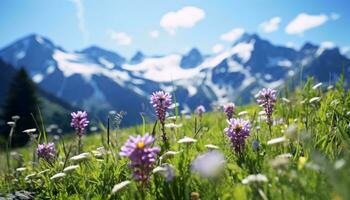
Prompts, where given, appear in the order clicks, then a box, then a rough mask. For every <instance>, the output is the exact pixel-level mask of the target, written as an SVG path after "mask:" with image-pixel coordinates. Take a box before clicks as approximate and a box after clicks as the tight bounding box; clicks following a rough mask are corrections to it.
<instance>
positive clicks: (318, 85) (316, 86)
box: [312, 83, 322, 90]
mask: <svg viewBox="0 0 350 200" xmlns="http://www.w3.org/2000/svg"><path fill="white" fill-rule="evenodd" d="M321 86H322V83H317V84H316V85H314V86H313V87H312V89H313V90H316V89H317V88H319V87H321Z"/></svg>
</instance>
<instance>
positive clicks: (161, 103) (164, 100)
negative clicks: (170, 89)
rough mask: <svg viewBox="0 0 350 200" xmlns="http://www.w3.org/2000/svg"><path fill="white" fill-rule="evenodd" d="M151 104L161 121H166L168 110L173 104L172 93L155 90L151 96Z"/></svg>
mask: <svg viewBox="0 0 350 200" xmlns="http://www.w3.org/2000/svg"><path fill="white" fill-rule="evenodd" d="M151 104H152V105H153V107H154V109H155V111H156V115H157V117H158V119H159V121H160V122H161V123H164V121H165V115H166V110H167V109H168V108H169V107H170V106H171V104H172V101H171V95H170V94H169V93H167V92H164V91H157V92H154V93H153V94H152V96H151Z"/></svg>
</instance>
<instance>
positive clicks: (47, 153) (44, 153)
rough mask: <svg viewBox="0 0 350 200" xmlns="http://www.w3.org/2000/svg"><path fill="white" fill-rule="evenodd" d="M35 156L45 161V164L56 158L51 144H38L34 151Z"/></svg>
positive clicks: (54, 149) (53, 145)
mask: <svg viewBox="0 0 350 200" xmlns="http://www.w3.org/2000/svg"><path fill="white" fill-rule="evenodd" d="M36 154H37V155H38V157H39V158H43V159H45V160H46V161H47V162H52V161H53V160H54V159H55V157H56V148H55V144H54V143H53V142H49V143H48V144H39V145H38V148H37V149H36Z"/></svg>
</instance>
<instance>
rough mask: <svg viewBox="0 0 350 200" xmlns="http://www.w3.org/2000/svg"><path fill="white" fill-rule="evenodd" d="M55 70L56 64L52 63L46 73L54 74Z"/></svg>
mask: <svg viewBox="0 0 350 200" xmlns="http://www.w3.org/2000/svg"><path fill="white" fill-rule="evenodd" d="M54 71H55V66H53V65H50V66H49V67H48V68H47V69H46V74H52V73H53V72H54Z"/></svg>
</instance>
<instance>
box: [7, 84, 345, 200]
mask: <svg viewBox="0 0 350 200" xmlns="http://www.w3.org/2000/svg"><path fill="white" fill-rule="evenodd" d="M312 85H313V83H312V82H309V83H307V84H306V85H305V87H304V88H302V89H301V90H298V91H297V92H296V93H295V94H294V95H293V96H287V95H284V94H280V96H281V97H286V98H288V99H289V101H290V102H287V101H286V100H285V101H283V100H281V98H280V99H279V100H278V103H277V109H276V112H275V113H274V115H273V118H274V120H275V122H276V123H275V124H274V125H273V127H272V132H271V133H270V132H269V129H268V127H267V125H266V123H265V120H264V119H263V117H261V116H260V115H258V113H259V112H260V111H261V108H260V107H258V106H255V105H252V106H248V107H239V108H238V110H237V112H236V113H239V112H240V111H243V110H245V111H247V112H248V114H247V115H241V116H237V115H236V116H235V117H242V118H245V119H249V120H250V121H251V123H252V130H251V135H250V136H249V137H248V139H247V143H246V147H245V151H244V153H243V154H242V155H238V154H236V153H235V152H233V150H232V147H231V144H230V142H229V140H228V138H227V136H226V135H225V134H224V132H223V130H224V128H225V127H227V122H226V118H225V115H224V114H223V113H221V112H213V113H207V114H205V115H204V116H203V118H202V119H201V120H199V118H198V116H195V115H193V116H191V117H190V118H188V117H185V116H179V117H178V118H177V119H176V124H183V126H182V127H180V128H174V129H167V134H168V137H169V140H170V148H169V150H172V151H178V152H180V153H178V154H176V155H174V156H172V157H169V158H167V159H166V160H163V162H166V163H169V164H171V165H172V166H174V168H175V171H176V176H175V178H174V179H173V180H172V181H169V182H167V181H166V180H165V178H164V177H162V176H161V175H160V174H153V175H152V177H151V180H150V182H149V185H148V187H147V188H144V189H142V188H140V187H139V185H138V183H136V182H133V181H132V176H131V170H130V169H129V167H128V163H129V161H128V159H126V158H121V157H120V156H119V155H118V153H119V151H120V147H121V146H122V145H123V143H124V142H125V141H126V139H127V137H128V136H129V135H136V134H145V132H152V130H153V124H145V125H142V126H136V127H133V128H129V129H121V130H114V131H111V132H110V137H109V138H110V142H109V145H108V144H107V140H108V139H107V133H106V131H103V132H101V133H100V134H95V135H90V136H87V137H85V138H84V139H83V143H84V146H83V151H84V152H89V153H90V154H91V155H94V154H95V153H96V152H94V151H95V150H96V148H98V147H101V146H103V147H104V148H105V149H107V150H108V151H110V153H106V154H103V155H99V156H97V157H96V156H91V157H89V159H87V160H84V161H82V162H79V164H78V165H79V168H78V169H77V170H75V171H72V172H70V173H67V175H66V176H65V177H62V178H59V179H55V180H51V179H50V177H52V176H53V175H55V174H57V173H59V172H62V170H63V169H64V168H65V167H67V166H70V165H73V164H77V163H76V162H73V161H70V160H69V159H68V158H69V157H72V156H73V155H76V149H75V147H74V146H73V145H71V144H75V143H76V142H75V141H74V138H69V139H65V140H60V141H56V148H58V149H59V158H58V160H57V161H56V162H55V163H53V164H52V165H50V164H48V163H47V162H45V161H43V160H40V161H37V160H36V159H33V157H32V155H33V148H27V149H21V150H20V153H21V154H22V155H23V160H24V162H16V161H15V160H13V161H12V167H13V169H12V170H11V172H8V173H2V175H1V179H0V193H2V194H3V196H4V195H5V194H7V193H13V192H15V191H21V190H25V191H28V192H32V195H33V196H35V198H37V199H67V198H68V199H190V198H191V193H192V199H199V198H197V197H198V196H197V195H199V196H200V199H349V198H350V191H349V190H348V188H349V187H350V164H349V162H350V161H349V159H350V153H349V147H350V146H349V145H350V128H349V123H350V113H349V111H350V94H349V92H347V91H345V90H344V87H343V85H342V84H341V83H338V85H337V87H335V88H334V89H330V90H328V91H327V92H326V91H325V90H322V89H320V88H317V89H312ZM314 97H321V98H320V100H311V99H313V98H314ZM310 100H311V102H310ZM169 122H172V120H169ZM290 126H293V127H297V130H296V136H295V137H291V136H290V137H288V139H287V140H286V141H284V142H280V143H277V144H272V145H268V144H267V142H268V141H269V140H271V139H273V138H278V137H284V136H286V134H285V132H286V131H287V130H288V127H290ZM287 132H288V131H287ZM156 133H157V141H156V144H155V145H156V146H162V141H161V139H160V130H159V128H158V127H157V128H156ZM184 136H188V137H192V138H195V139H197V142H196V143H190V144H178V143H177V140H178V139H180V138H183V137H184ZM254 140H258V141H259V143H260V148H259V150H258V151H254V150H253V147H252V142H253V141H254ZM206 144H213V145H216V146H218V147H219V149H218V151H220V152H222V153H223V154H224V155H225V159H226V162H225V166H224V168H223V170H222V171H221V173H219V174H218V175H217V176H216V177H212V178H203V177H201V176H200V175H199V174H195V173H193V172H191V170H190V163H191V161H192V160H193V159H194V158H195V157H196V156H198V155H200V154H202V153H205V152H208V151H211V150H209V149H208V148H207V147H205V145H206ZM70 147H72V148H70ZM68 152H70V153H69V155H68ZM162 153H164V152H162ZM1 162H2V163H1V165H3V166H5V160H4V159H1ZM157 163H158V164H159V161H158V162H157ZM16 165H17V166H16ZM19 167H25V169H24V170H23V171H18V170H15V169H16V168H19ZM44 170H46V171H45V172H43V171H44ZM40 172H41V173H40ZM250 174H263V175H265V176H266V177H267V180H268V181H267V182H251V183H249V184H243V183H242V180H243V179H244V178H246V177H247V176H248V175H250ZM125 180H131V181H132V183H131V184H130V185H128V186H126V187H125V188H123V189H122V190H120V191H118V192H116V193H115V194H111V191H112V188H113V186H114V185H115V184H118V183H120V182H122V181H125ZM194 194H196V195H194ZM0 197H1V195H0Z"/></svg>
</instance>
